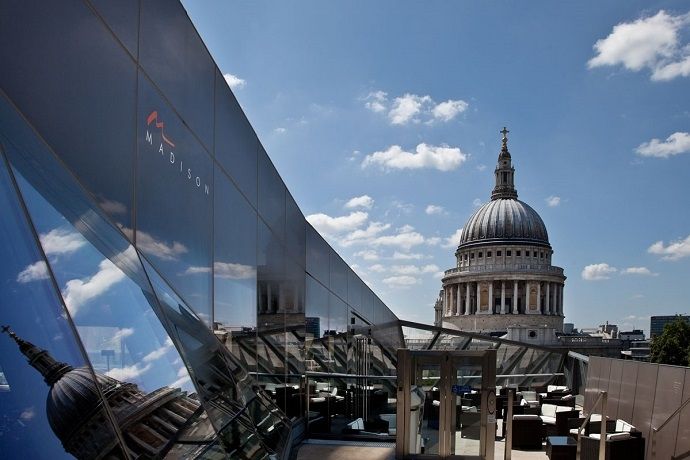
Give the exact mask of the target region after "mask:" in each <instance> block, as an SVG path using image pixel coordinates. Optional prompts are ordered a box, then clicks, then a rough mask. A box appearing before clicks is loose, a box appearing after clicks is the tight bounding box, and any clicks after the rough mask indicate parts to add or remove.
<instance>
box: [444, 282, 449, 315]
mask: <svg viewBox="0 0 690 460" xmlns="http://www.w3.org/2000/svg"><path fill="white" fill-rule="evenodd" d="M447 314H448V288H447V287H446V286H443V316H446V315H447Z"/></svg>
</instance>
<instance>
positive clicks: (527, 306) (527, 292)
mask: <svg viewBox="0 0 690 460" xmlns="http://www.w3.org/2000/svg"><path fill="white" fill-rule="evenodd" d="M529 285H530V283H529V282H527V281H525V314H529Z"/></svg>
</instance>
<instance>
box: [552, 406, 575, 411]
mask: <svg viewBox="0 0 690 460" xmlns="http://www.w3.org/2000/svg"><path fill="white" fill-rule="evenodd" d="M571 410H573V408H572V407H568V406H556V412H568V411H571Z"/></svg>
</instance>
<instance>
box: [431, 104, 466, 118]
mask: <svg viewBox="0 0 690 460" xmlns="http://www.w3.org/2000/svg"><path fill="white" fill-rule="evenodd" d="M468 106H469V105H468V104H467V102H465V101H461V100H457V101H454V100H452V99H448V100H447V101H446V102H441V103H440V104H438V105H437V106H436V107H434V108H433V110H432V114H433V115H434V118H436V119H438V120H442V121H450V120H452V119H453V118H455V117H456V116H457V115H458V114H459V113H462V112H464V111H465V110H467V107H468Z"/></svg>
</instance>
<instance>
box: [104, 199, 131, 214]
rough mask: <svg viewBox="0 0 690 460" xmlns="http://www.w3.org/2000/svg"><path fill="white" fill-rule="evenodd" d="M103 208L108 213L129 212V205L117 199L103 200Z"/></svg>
mask: <svg viewBox="0 0 690 460" xmlns="http://www.w3.org/2000/svg"><path fill="white" fill-rule="evenodd" d="M98 204H99V205H101V208H102V209H103V210H104V211H105V212H107V213H108V214H111V215H115V214H125V213H126V212H127V206H125V205H124V204H122V203H120V202H119V201H115V200H105V199H104V200H101V201H100V202H99V203H98Z"/></svg>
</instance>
